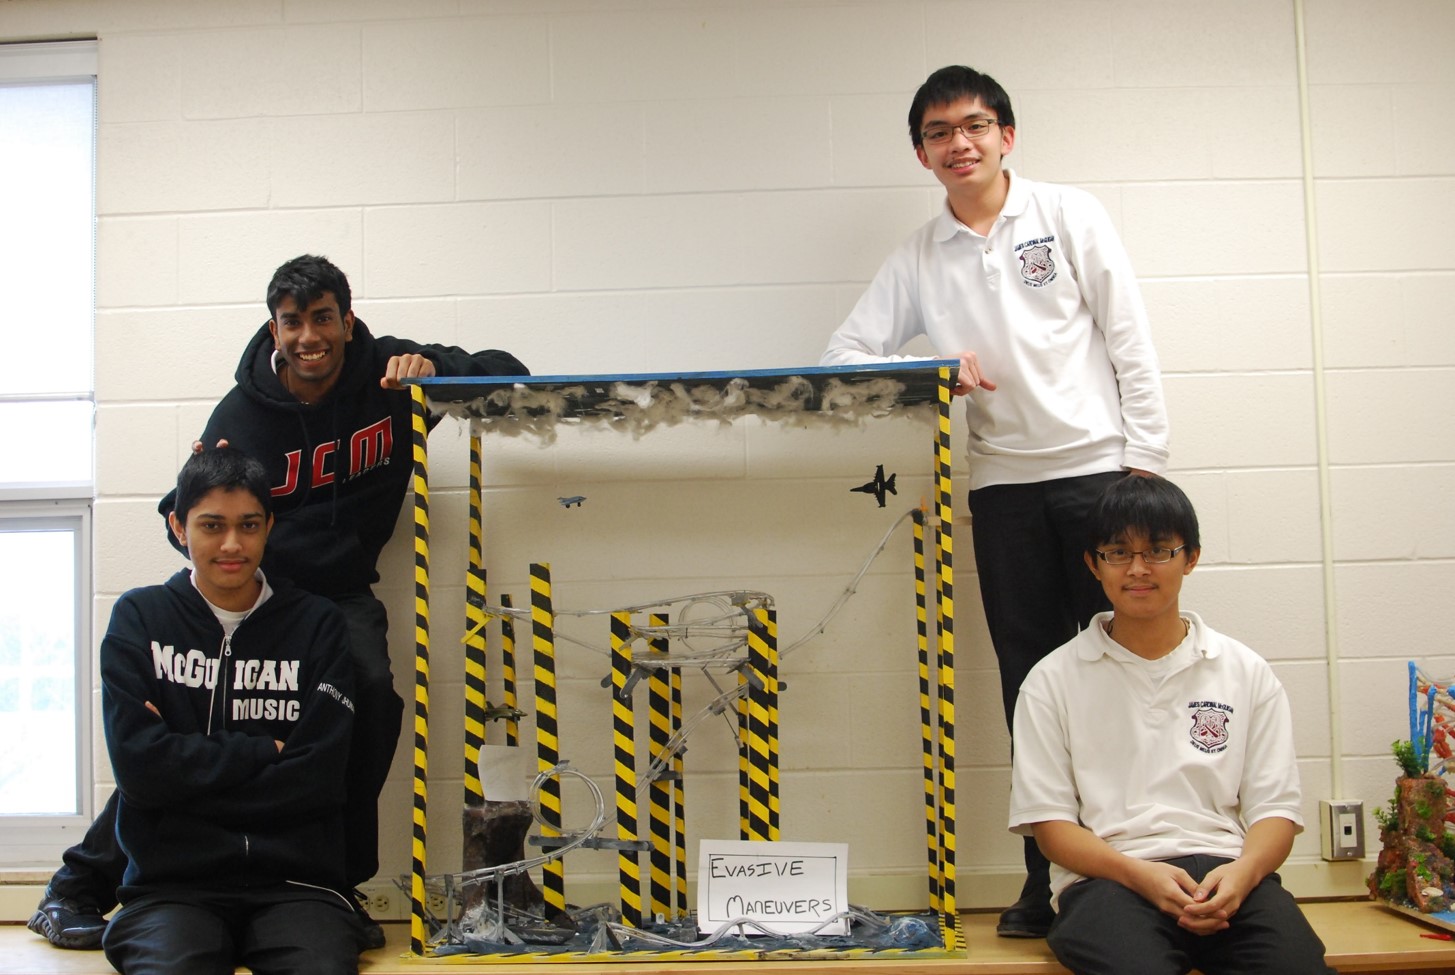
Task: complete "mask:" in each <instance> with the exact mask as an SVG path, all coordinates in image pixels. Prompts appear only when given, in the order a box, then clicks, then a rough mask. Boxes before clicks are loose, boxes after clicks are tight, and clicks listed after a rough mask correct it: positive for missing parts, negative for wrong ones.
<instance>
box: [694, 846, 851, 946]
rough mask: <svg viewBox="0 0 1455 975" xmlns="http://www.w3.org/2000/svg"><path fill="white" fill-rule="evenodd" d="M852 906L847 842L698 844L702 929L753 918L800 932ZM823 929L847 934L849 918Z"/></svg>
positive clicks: (699, 922) (771, 926)
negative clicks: (850, 903)
mask: <svg viewBox="0 0 1455 975" xmlns="http://www.w3.org/2000/svg"><path fill="white" fill-rule="evenodd" d="M848 906H849V845H848V844H847V843H748V842H739V841H732V840H703V841H702V843H701V845H700V846H699V848H698V854H697V926H698V927H699V928H700V929H702V931H703V932H704V933H711V932H713V931H716V930H717V929H718V928H720V927H722V926H723V925H724V924H726V923H727V922H729V921H734V920H738V919H740V918H749V919H751V920H754V921H756V922H758V923H759V924H761V925H763V926H764V927H765V928H769V929H770V930H772V931H775V932H781V933H783V934H802V933H804V932H807V931H810V930H812V929H814V928H816V927H818V925H820V924H822V923H823V922H824V921H826V920H828V919H829V918H831V917H833V916H834V915H835V914H838V913H839V912H840V911H843V910H845V909H847V907H848ZM744 931H745V933H747V934H753V933H755V931H754V929H753V928H751V927H749V928H745V929H744ZM819 933H820V934H848V933H849V922H848V921H847V920H842V921H837V922H835V923H834V924H831V925H828V926H827V927H825V928H824V929H823V930H822V931H820V932H819Z"/></svg>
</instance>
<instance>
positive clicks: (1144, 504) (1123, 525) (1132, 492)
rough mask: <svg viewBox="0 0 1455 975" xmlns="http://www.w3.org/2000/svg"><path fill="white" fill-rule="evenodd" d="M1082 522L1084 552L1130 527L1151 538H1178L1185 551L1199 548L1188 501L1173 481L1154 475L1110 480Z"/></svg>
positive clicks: (1129, 529)
mask: <svg viewBox="0 0 1455 975" xmlns="http://www.w3.org/2000/svg"><path fill="white" fill-rule="evenodd" d="M1086 525H1087V537H1086V551H1087V552H1088V553H1092V552H1095V551H1096V549H1097V547H1098V546H1100V545H1104V544H1106V543H1107V542H1109V541H1111V540H1112V539H1114V538H1116V537H1117V536H1118V535H1122V534H1123V533H1126V532H1132V531H1134V532H1137V533H1138V534H1140V535H1145V536H1147V538H1148V539H1149V540H1153V541H1155V540H1157V539H1165V538H1172V537H1174V536H1175V537H1177V538H1181V539H1182V543H1183V544H1184V545H1186V546H1187V551H1189V552H1195V551H1198V550H1199V549H1201V548H1202V538H1201V536H1199V534H1198V531H1197V512H1196V511H1194V510H1193V509H1192V502H1191V501H1189V500H1188V499H1187V495H1186V494H1183V493H1182V489H1181V488H1180V487H1178V486H1177V485H1176V484H1173V483H1172V482H1171V481H1169V480H1167V479H1166V478H1165V477H1157V476H1155V475H1153V476H1151V477H1141V476H1139V475H1136V474H1128V475H1127V476H1126V477H1124V478H1122V479H1121V480H1119V481H1114V482H1112V483H1111V484H1110V485H1109V486H1108V487H1107V489H1106V490H1105V491H1103V492H1102V494H1101V497H1099V498H1097V499H1096V503H1095V504H1094V505H1092V508H1091V515H1090V516H1089V517H1088V518H1087V523H1086Z"/></svg>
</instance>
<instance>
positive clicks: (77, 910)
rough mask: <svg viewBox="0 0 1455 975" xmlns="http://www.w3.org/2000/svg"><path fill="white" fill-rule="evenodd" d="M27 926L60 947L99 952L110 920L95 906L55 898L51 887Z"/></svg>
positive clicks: (42, 896) (43, 896)
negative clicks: (107, 922)
mask: <svg viewBox="0 0 1455 975" xmlns="http://www.w3.org/2000/svg"><path fill="white" fill-rule="evenodd" d="M25 926H26V927H28V928H30V930H32V931H34V932H35V933H36V934H38V935H40V936H41V937H42V938H44V939H46V940H47V941H49V942H50V943H51V944H53V945H55V946H56V947H57V948H75V949H78V950H81V951H95V950H97V949H98V948H100V947H101V935H102V934H104V933H105V931H106V918H104V917H102V916H101V912H100V911H98V910H96V909H95V908H94V907H87V906H85V905H83V904H79V903H77V902H76V901H73V900H70V899H68V898H65V897H54V896H52V895H51V890H50V888H49V887H47V888H46V890H45V893H44V894H43V895H41V899H40V906H39V907H37V908H36V909H35V913H34V914H32V915H31V916H30V921H29V922H28V923H27V924H26V925H25Z"/></svg>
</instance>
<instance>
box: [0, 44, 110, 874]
mask: <svg viewBox="0 0 1455 975" xmlns="http://www.w3.org/2000/svg"><path fill="white" fill-rule="evenodd" d="M97 48H98V45H97V42H96V40H95V39H94V38H93V39H82V40H69V41H49V42H34V43H30V42H24V43H0V85H4V86H6V87H10V86H17V85H20V86H25V85H51V84H78V83H80V84H89V85H90V86H91V89H92V97H91V125H92V131H93V135H92V157H91V185H90V186H88V187H86V188H85V191H86V192H87V193H88V194H89V198H90V207H91V221H92V236H91V258H92V260H91V267H90V269H89V270H90V273H91V277H92V289H91V294H92V309H91V313H92V329H93V335H94V328H95V286H94V282H95V274H96V270H95V250H96V231H95V226H96V151H97V142H98V141H99V138H98V132H97V129H98V125H97V116H98V112H99V86H98V77H97V75H98V72H97V61H98V57H97V54H98V50H97ZM94 357H95V347H94V341H93V345H92V359H93V361H92V380H91V384H90V389H89V390H86V391H79V390H72V391H55V392H52V393H36V394H17V395H10V396H4V397H0V398H3V399H5V400H6V401H10V402H22V401H24V402H38V401H44V400H57V399H65V400H89V401H90V402H91V405H92V428H91V437H90V443H89V445H88V446H89V449H90V450H91V451H92V454H93V462H92V468H91V476H90V478H89V479H88V480H86V481H81V482H36V483H27V484H0V531H14V530H26V529H36V528H40V529H47V528H62V529H65V530H69V531H72V532H73V533H74V534H73V537H74V539H75V545H74V549H73V555H74V559H75V577H74V586H75V620H74V621H73V622H74V632H75V634H76V646H75V683H74V690H73V693H74V702H73V703H74V707H75V716H76V725H75V731H76V767H75V770H74V779H73V782H74V785H75V789H76V799H77V802H76V806H77V809H76V812H75V813H73V814H54V815H0V869H17V868H19V869H24V868H27V867H35V866H43V867H47V868H51V869H53V868H54V867H55V866H56V865H59V862H60V854H61V852H62V851H63V850H65V849H66V848H67V847H69V846H71V845H73V844H74V843H76V842H78V841H79V840H80V839H81V837H82V836H83V835H84V834H85V831H86V830H87V829H88V828H89V826H90V825H91V821H92V819H93V818H94V816H95V813H96V809H97V808H98V806H97V802H96V799H97V796H96V793H97V791H98V787H97V786H98V783H97V775H96V761H95V759H96V747H95V742H96V735H95V730H96V721H95V714H96V711H97V708H96V706H95V705H96V693H95V688H96V687H97V686H98V684H97V680H96V647H95V620H94V613H95V608H96V592H95V581H94V575H93V573H94V562H93V559H94V546H95V538H94V494H95V478H96V471H95V464H94V452H95V443H96V441H95V425H94V424H95V408H96V393H95V363H94Z"/></svg>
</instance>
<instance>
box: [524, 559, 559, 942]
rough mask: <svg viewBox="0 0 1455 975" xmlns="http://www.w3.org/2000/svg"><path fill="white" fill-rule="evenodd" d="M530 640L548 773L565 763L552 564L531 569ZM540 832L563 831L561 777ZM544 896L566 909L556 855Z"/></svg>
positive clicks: (542, 796)
mask: <svg viewBox="0 0 1455 975" xmlns="http://www.w3.org/2000/svg"><path fill="white" fill-rule="evenodd" d="M530 621H531V641H532V644H533V645H534V647H535V678H536V769H537V771H538V772H547V771H549V770H551V769H553V768H555V767H556V765H557V764H558V763H559V762H560V761H561V739H560V726H559V724H558V722H557V715H556V614H555V610H554V608H553V606H552V601H551V567H550V565H548V564H546V563H541V562H533V563H531V567H530ZM538 801H539V802H540V818H541V836H542V837H556V836H560V835H561V823H562V819H561V780H560V778H559V777H552V778H549V779H547V780H546V781H545V782H544V783H542V784H541V788H540V791H539V793H538ZM541 897H542V899H543V900H544V901H545V905H546V913H547V915H548V916H550V915H552V914H559V913H561V912H564V911H565V910H566V866H565V861H564V860H561V859H555V860H552V861H550V862H549V863H547V864H546V865H545V866H544V867H542V868H541Z"/></svg>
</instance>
